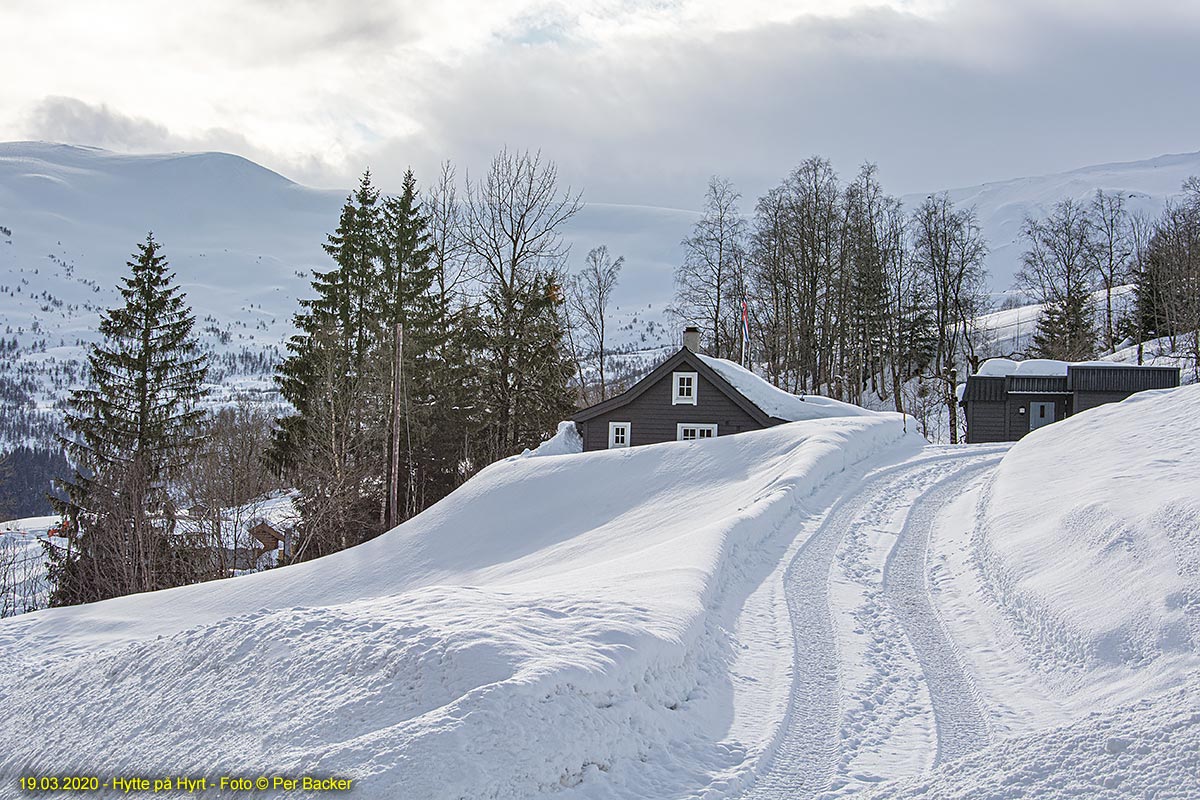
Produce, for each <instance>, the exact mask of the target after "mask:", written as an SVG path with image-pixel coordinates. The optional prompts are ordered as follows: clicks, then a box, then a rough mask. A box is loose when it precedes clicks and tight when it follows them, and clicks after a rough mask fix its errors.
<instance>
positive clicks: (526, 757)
mask: <svg viewBox="0 0 1200 800" xmlns="http://www.w3.org/2000/svg"><path fill="white" fill-rule="evenodd" d="M914 440H915V437H913V436H911V435H910V436H908V437H907V438H906V437H905V435H904V434H903V433H902V426H901V419H900V417H899V416H898V415H885V414H873V415H871V416H856V417H845V418H840V419H832V420H824V421H819V422H801V423H795V424H790V425H782V426H778V427H776V428H772V429H769V430H764V431H757V432H753V433H746V434H741V435H738V436H728V437H719V438H717V439H711V440H704V441H699V442H692V443H667V444H663V445H653V446H648V447H638V448H630V449H625V450H612V451H601V452H597V453H585V454H578V455H567V456H562V457H560V458H526V459H510V460H508V461H504V462H500V463H497V464H494V465H492V466H491V467H489V468H487V469H485V470H483V471H482V472H481V473H480V474H479V475H477V476H476V477H475V478H473V479H472V480H471V481H469V482H468V483H467V484H465V485H464V486H463V487H461V488H460V489H459V490H458V491H456V492H454V493H453V494H452V495H451V496H450V497H448V498H446V499H445V500H443V501H442V502H440V503H438V504H437V505H435V506H434V507H433V508H431V509H429V510H428V511H426V512H425V513H423V514H421V515H419V516H418V517H416V518H414V519H412V520H410V521H409V522H407V523H405V524H404V525H401V526H400V527H399V528H396V529H395V530H393V531H391V532H389V533H387V534H385V535H384V536H382V537H379V538H378V539H375V540H373V541H371V542H368V543H366V544H363V545H360V546H358V547H355V548H352V549H350V550H347V551H344V552H342V553H339V554H336V555H333V556H329V557H327V558H324V559H320V560H317V561H313V562H309V563H306V564H301V565H296V566H292V567H285V568H282V569H275V570H270V571H267V572H264V573H259V574H256V575H250V576H245V577H239V578H233V579H229V580H224V581H217V582H213V583H209V584H203V585H198V586H190V587H184V588H180V589H174V590H170V591H165V592H157V593H152V594H145V595H137V596H131V597H125V598H119V599H116V600H112V601H108V602H104V603H97V604H93V605H89V606H83V607H77V608H69V609H52V610H49V611H42V612H37V613H34V614H27V615H24V616H21V617H17V618H14V619H10V620H6V621H4V622H3V623H0V662H3V663H5V665H6V669H5V670H3V671H0V698H2V700H3V703H2V707H3V709H4V711H3V712H2V716H3V725H0V775H16V774H18V773H21V774H33V773H34V772H46V771H48V770H53V771H54V772H56V773H63V772H66V771H70V770H73V769H80V770H83V769H87V770H90V771H92V772H94V771H96V770H97V769H100V768H103V770H104V771H108V772H112V773H122V772H127V773H129V772H135V773H137V774H146V773H154V772H162V773H163V774H172V775H174V774H180V773H181V772H188V773H191V774H208V775H213V774H229V773H230V771H245V770H249V771H251V772H255V771H257V770H263V771H266V772H270V773H273V774H288V773H304V772H308V773H314V772H319V773H326V774H328V773H337V774H345V775H349V776H351V777H354V778H356V779H357V780H358V781H359V783H358V784H357V785H358V787H359V789H360V791H361V792H362V794H363V796H365V797H423V798H450V797H455V798H457V797H474V798H518V797H520V798H528V797H534V796H539V795H543V794H550V793H555V794H556V796H561V797H601V796H602V797H630V798H632V797H663V796H680V795H686V794H689V793H694V792H697V791H699V788H698V787H702V786H706V785H708V784H710V783H711V782H712V781H713V776H714V775H715V774H722V775H730V774H743V773H746V772H748V771H749V770H750V769H751V768H752V766H753V760H754V758H755V756H756V755H757V754H756V753H754V752H751V751H750V748H748V746H747V745H746V744H745V743H744V742H743V741H738V740H737V738H736V736H733V735H731V734H730V731H731V729H732V726H733V722H732V720H733V717H734V702H733V694H734V688H733V686H732V684H733V683H734V681H733V679H732V678H731V676H730V672H729V664H730V663H731V660H732V659H733V658H734V654H736V653H737V652H739V651H740V650H741V649H742V647H743V646H744V645H742V644H739V642H738V641H736V640H735V639H733V634H731V633H730V631H731V630H733V628H734V626H733V625H732V624H729V621H730V620H731V619H734V618H736V616H737V614H738V611H739V609H741V607H742V605H743V603H744V602H745V598H746V597H747V596H748V595H749V594H750V593H751V592H752V591H754V589H755V586H756V585H757V584H758V583H760V582H761V581H762V580H763V579H764V577H765V576H766V575H768V574H770V573H771V571H772V570H773V569H775V567H776V566H777V561H778V553H779V552H780V549H781V546H784V545H786V544H787V543H790V542H791V541H792V540H793V539H794V538H795V536H796V535H797V531H798V530H799V529H800V528H799V520H800V519H803V514H804V513H805V512H804V505H803V501H804V499H805V498H806V497H809V496H810V495H812V494H813V493H814V492H816V491H817V490H818V488H820V487H822V486H824V487H825V489H826V490H829V489H830V487H831V486H832V487H836V483H837V481H838V480H849V479H850V478H849V476H850V475H851V474H852V473H846V472H845V470H846V469H847V467H848V466H849V465H851V464H854V463H857V462H864V461H866V462H867V463H878V462H881V461H886V460H887V459H889V458H892V457H894V456H895V455H896V454H897V453H899V452H900V451H901V450H903V451H904V452H905V453H907V452H908V451H909V450H910V449H911V446H912V444H913V442H914ZM889 454H891V455H889ZM843 475H844V477H840V478H839V476H843ZM772 554H774V555H773V556H772ZM779 657H780V658H781V659H784V662H781V663H783V664H784V666H781V665H772V668H777V669H775V672H773V673H772V674H778V673H779V671H780V670H782V671H783V674H786V663H790V661H788V660H789V659H790V657H791V654H790V652H787V650H786V648H782V649H781V650H780V652H779ZM752 679H753V676H744V677H739V678H738V680H739V681H745V680H752ZM778 722H779V720H777V719H768V718H764V719H762V720H761V721H760V725H761V726H766V727H769V726H772V725H776V724H778ZM764 738H766V737H764ZM47 742H53V747H47V746H46V743H47ZM739 771H741V772H739Z"/></svg>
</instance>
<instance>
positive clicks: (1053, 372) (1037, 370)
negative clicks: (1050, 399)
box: [974, 358, 1137, 378]
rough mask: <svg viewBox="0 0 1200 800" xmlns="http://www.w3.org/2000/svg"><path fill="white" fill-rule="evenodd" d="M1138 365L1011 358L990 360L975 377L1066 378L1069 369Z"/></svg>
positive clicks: (981, 366)
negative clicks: (1035, 376) (1030, 376)
mask: <svg viewBox="0 0 1200 800" xmlns="http://www.w3.org/2000/svg"><path fill="white" fill-rule="evenodd" d="M1135 366H1137V365H1136V364H1116V363H1113V362H1112V361H1060V360H1058V359H1056V358H1030V359H1026V360H1025V361H1014V360H1013V359H1011V358H989V359H988V360H987V361H984V362H983V363H982V364H980V365H979V369H978V370H976V371H975V373H974V374H975V375H976V376H977V377H980V378H1004V377H1007V376H1009V375H1041V376H1054V377H1065V376H1066V374H1067V368H1068V367H1135Z"/></svg>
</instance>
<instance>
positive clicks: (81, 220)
mask: <svg viewBox="0 0 1200 800" xmlns="http://www.w3.org/2000/svg"><path fill="white" fill-rule="evenodd" d="M1193 174H1200V153H1183V154H1176V155H1165V156H1159V157H1156V158H1151V159H1147V160H1144V161H1131V162H1124V163H1113V164H1102V165H1095V166H1088V167H1082V168H1078V169H1073V170H1070V171H1066V172H1062V173H1056V174H1052V175H1044V176H1035V177H1025V178H1016V179H1013V180H1009V181H998V182H990V183H985V184H980V185H978V186H972V187H961V188H957V189H951V190H949V191H950V195H951V197H952V198H953V199H954V200H955V202H956V203H958V204H960V205H973V206H975V207H976V209H977V211H978V215H979V220H980V223H981V225H982V228H983V233H984V235H985V237H986V238H987V239H988V241H989V244H990V253H989V256H988V264H987V266H988V269H989V271H990V273H991V276H990V284H991V286H992V288H993V290H995V291H996V292H1003V291H1004V290H1006V289H1008V288H1009V287H1010V286H1011V285H1012V276H1013V274H1014V273H1015V272H1016V269H1017V265H1018V263H1019V259H1020V253H1021V249H1022V246H1021V244H1020V241H1019V230H1020V225H1021V222H1022V220H1023V219H1024V217H1025V215H1026V214H1031V215H1034V216H1040V215H1042V214H1045V213H1046V212H1047V211H1049V209H1050V208H1051V207H1052V206H1053V205H1054V203H1056V202H1058V201H1059V200H1060V199H1062V198H1063V197H1073V198H1076V199H1081V200H1086V199H1087V198H1089V197H1090V196H1091V195H1092V194H1093V193H1094V192H1095V190H1096V189H1097V188H1103V189H1105V190H1108V191H1121V192H1123V193H1126V195H1127V199H1128V203H1129V206H1130V208H1131V209H1133V210H1140V211H1144V212H1146V213H1149V214H1157V213H1158V212H1159V211H1160V210H1161V208H1162V206H1163V204H1164V203H1166V201H1167V200H1168V199H1169V198H1170V197H1172V196H1173V195H1175V194H1177V193H1178V192H1179V187H1180V185H1181V184H1182V182H1183V180H1184V179H1186V178H1187V177H1188V176H1189V175H1193ZM420 177H421V176H418V178H420ZM381 188H382V189H383V190H384V191H388V190H390V189H392V188H395V187H388V186H383V187H381ZM345 197H346V192H344V191H340V190H323V189H313V188H310V187H306V186H303V185H301V184H298V183H295V182H294V181H291V180H289V179H288V178H287V177H285V176H283V175H280V174H279V173H277V172H273V171H271V170H269V169H267V168H265V167H263V166H260V165H259V164H256V163H254V162H253V161H250V160H248V159H245V158H242V157H240V156H236V155H230V154H227V153H213V152H209V153H167V154H157V155H128V154H120V153H113V152H109V151H106V150H101V149H98V148H93V147H80V146H75V145H65V144H56V143H51V142H7V143H0V335H2V336H3V339H4V343H5V347H2V348H0V399H3V400H4V401H5V403H6V405H7V404H15V405H19V406H20V407H22V408H27V407H28V404H29V403H33V404H35V405H36V406H37V407H38V408H41V409H49V408H50V407H52V405H53V403H54V401H55V400H56V399H61V398H62V397H63V396H64V395H65V393H66V391H67V390H68V389H69V387H70V386H71V385H73V382H76V381H78V379H79V377H80V373H79V366H80V364H81V363H82V357H83V353H84V348H85V346H86V344H87V343H88V342H91V341H94V340H95V338H96V336H97V334H96V326H97V323H98V321H99V314H100V312H101V311H102V310H103V309H105V308H108V307H111V306H113V305H114V304H115V303H116V302H117V294H116V291H115V287H116V284H117V282H118V281H119V279H120V278H121V276H122V275H123V274H124V273H125V271H126V266H125V262H126V261H127V260H128V258H129V257H130V255H131V253H132V252H133V250H134V248H135V246H136V244H137V243H138V242H139V241H142V240H143V239H144V238H145V236H146V233H147V232H148V231H151V230H152V231H154V234H155V236H156V238H158V239H159V241H160V242H161V243H162V245H163V251H164V253H165V255H166V256H167V258H168V259H169V261H170V263H171V265H172V267H173V268H174V269H175V271H176V272H177V274H178V277H179V280H180V282H181V284H182V285H183V288H184V290H185V291H186V292H187V295H188V299H189V301H190V302H191V303H192V305H193V307H194V309H195V312H196V316H197V319H198V328H199V329H200V331H201V333H202V335H203V337H204V341H205V343H206V345H207V346H208V347H209V348H210V349H211V351H212V352H213V353H214V355H215V356H216V358H217V365H218V369H217V370H216V371H215V373H214V377H215V378H216V379H217V380H218V381H219V382H220V384H221V386H220V387H219V391H218V392H217V393H216V395H215V397H216V402H226V401H228V400H230V399H232V398H233V397H235V396H237V395H239V394H245V395H248V396H256V397H266V396H271V395H272V394H273V392H274V386H273V383H272V381H271V365H272V364H273V363H274V360H275V359H276V358H277V357H278V355H279V353H280V350H281V348H282V346H283V343H284V342H285V341H286V339H287V337H288V336H289V335H290V333H291V332H292V316H293V314H294V313H295V312H296V311H297V309H298V307H299V305H298V303H299V300H300V298H302V297H307V296H309V294H310V286H309V275H310V272H311V270H312V269H314V268H322V269H324V268H327V266H328V257H327V255H326V254H325V252H324V251H323V249H322V244H323V243H324V242H325V237H326V234H327V233H328V232H329V231H331V230H332V229H333V228H334V227H335V226H336V224H337V219H338V212H339V209H340V207H341V204H342V202H343V201H344V200H345ZM924 197H925V195H924V194H921V193H917V194H913V195H908V196H906V197H905V198H903V199H904V201H905V205H906V206H907V207H910V208H911V207H914V206H915V205H917V204H919V203H920V202H921V201H922V200H923V199H924ZM698 217H699V214H698V212H696V211H691V210H685V209H672V208H658V207H650V206H644V205H636V204H612V203H592V204H590V205H588V206H587V207H586V208H585V210H584V211H583V212H581V213H580V214H579V215H578V216H577V217H576V218H575V219H573V220H572V221H571V223H570V225H569V226H568V228H567V229H566V230H565V235H566V239H567V241H568V242H569V243H570V245H571V248H572V250H571V257H570V263H569V267H570V268H572V269H577V268H578V267H579V265H580V264H581V263H582V260H583V257H584V256H585V255H586V253H587V251H588V250H589V249H590V248H591V247H594V246H596V245H599V244H607V245H608V246H609V248H610V250H611V251H612V252H613V253H614V254H619V255H624V256H625V267H624V269H623V271H622V274H621V279H620V284H619V287H618V290H617V295H616V298H615V301H616V305H617V306H618V309H617V311H616V314H615V317H616V319H615V324H613V325H612V326H611V327H610V329H612V330H614V331H615V334H614V339H615V344H616V345H617V346H619V347H623V349H624V350H625V351H626V352H627V353H628V354H629V356H628V357H629V359H630V362H631V363H632V364H634V365H635V366H634V371H636V363H635V362H641V361H645V360H647V359H651V360H652V358H653V356H654V354H656V353H659V352H662V348H663V347H669V346H670V345H672V344H674V342H675V333H676V332H675V331H674V330H671V329H669V327H664V325H663V324H662V323H663V322H664V313H663V312H664V310H665V307H666V305H667V304H668V303H669V302H670V300H671V299H672V296H673V294H674V286H673V273H674V269H675V266H676V265H677V264H678V263H679V261H680V258H681V256H682V253H681V247H680V241H681V240H682V239H683V238H684V237H685V236H687V235H688V234H689V233H690V232H691V228H692V225H693V224H694V223H695V221H696V220H697V219H698ZM651 323H653V325H652V324H651ZM13 340H16V348H15V349H14V348H13V347H12V346H11V342H12V341H13ZM637 351H640V352H637ZM3 425H4V423H3V421H0V449H2V448H3V447H4V446H6V445H7V444H12V443H13V442H14V434H13V432H12V431H11V430H5V429H4V427H3ZM16 440H17V441H19V440H20V437H19V436H18V437H16Z"/></svg>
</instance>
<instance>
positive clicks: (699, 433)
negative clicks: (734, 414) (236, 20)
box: [675, 422, 717, 442]
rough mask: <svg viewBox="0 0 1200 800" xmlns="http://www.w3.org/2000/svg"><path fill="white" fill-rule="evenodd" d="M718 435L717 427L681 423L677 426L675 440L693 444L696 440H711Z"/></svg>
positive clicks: (714, 424)
mask: <svg viewBox="0 0 1200 800" xmlns="http://www.w3.org/2000/svg"><path fill="white" fill-rule="evenodd" d="M716 435H717V425H716V423H713V424H712V425H708V424H702V423H696V422H681V423H679V424H678V425H676V426H675V438H676V439H677V440H679V441H681V442H691V441H694V440H696V439H711V438H713V437H714V436H716Z"/></svg>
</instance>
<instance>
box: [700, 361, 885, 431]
mask: <svg viewBox="0 0 1200 800" xmlns="http://www.w3.org/2000/svg"><path fill="white" fill-rule="evenodd" d="M697 355H699V354H697ZM699 358H700V360H701V361H703V362H704V363H705V364H707V365H708V366H710V367H712V368H713V369H714V370H716V372H717V374H718V375H720V376H721V377H722V378H724V379H725V380H727V381H729V383H730V384H731V385H732V386H733V388H735V389H737V390H738V391H739V392H741V393H742V394H743V395H744V396H745V397H746V399H748V400H749V401H750V402H751V403H754V405H756V406H758V407H759V408H760V409H762V410H763V412H764V413H766V414H768V415H770V416H772V417H775V418H776V419H783V420H788V421H789V422H798V421H800V420H808V419H827V418H829V417H856V416H864V415H867V414H874V413H875V412H874V411H869V410H867V409H865V408H861V407H859V406H856V405H852V404H850V403H843V402H841V401H840V400H834V399H833V398H830V397H822V396H820V395H815V394H810V395H805V396H803V397H801V396H799V395H794V394H792V393H791V392H785V391H784V390H783V389H780V388H779V387H777V386H773V385H771V384H770V383H768V382H767V381H765V380H763V379H762V378H760V377H758V376H757V375H755V374H754V373H753V372H751V371H750V370H748V369H746V368H745V367H743V366H741V365H739V364H735V363H733V362H732V361H726V360H725V359H723V358H712V357H711V356H705V355H699Z"/></svg>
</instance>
